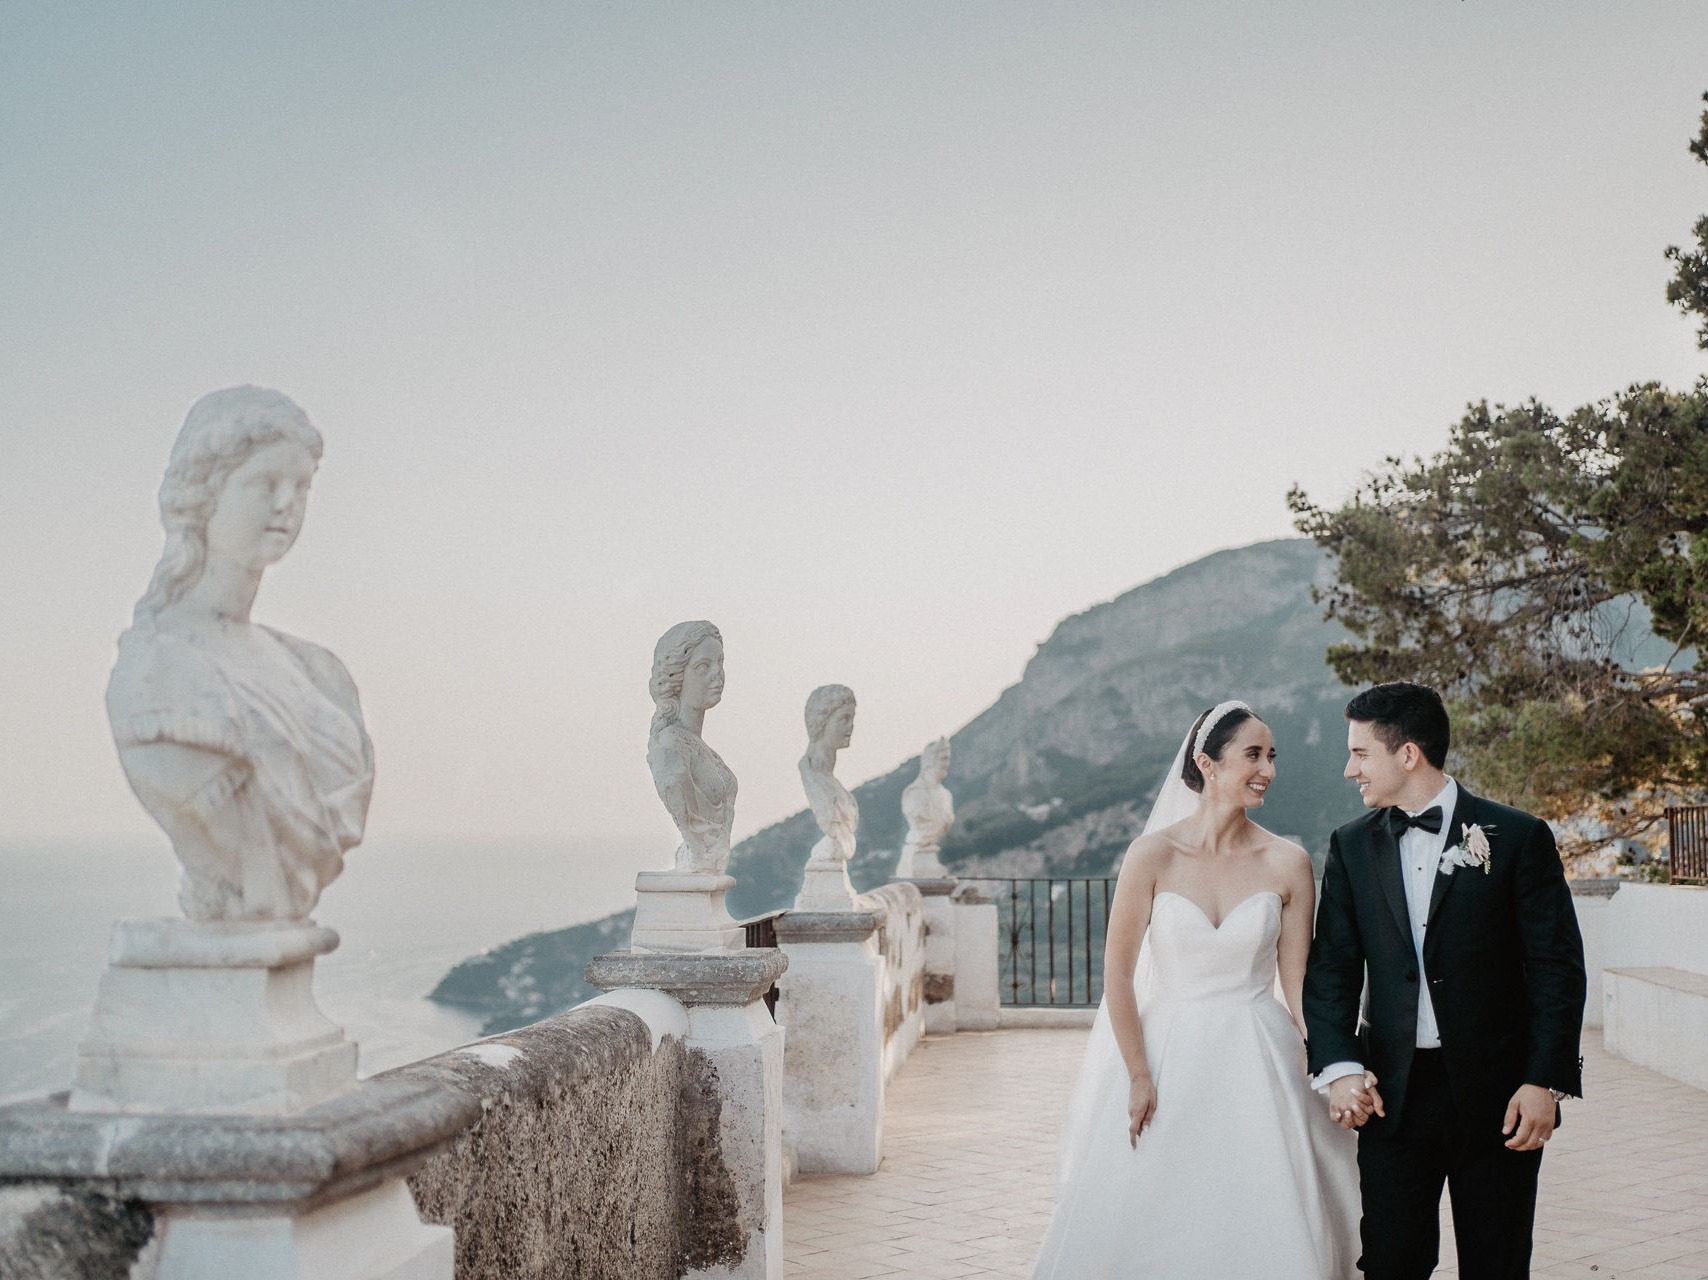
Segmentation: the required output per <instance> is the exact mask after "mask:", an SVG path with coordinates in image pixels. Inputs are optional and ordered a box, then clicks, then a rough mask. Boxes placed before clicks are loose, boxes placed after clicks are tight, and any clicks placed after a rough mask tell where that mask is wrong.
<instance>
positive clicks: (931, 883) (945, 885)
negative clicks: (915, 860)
mask: <svg viewBox="0 0 1708 1280" xmlns="http://www.w3.org/2000/svg"><path fill="white" fill-rule="evenodd" d="M896 883H897V884H910V885H912V886H913V887H914V888H915V889H918V890H919V891H920V892H921V893H922V894H924V895H925V896H926V897H927V898H936V897H943V896H946V895H948V894H951V893H953V892H955V886H957V885H958V884H960V883H961V882H960V881H959V880H957V879H955V877H954V876H931V877H922V876H897V877H896Z"/></svg>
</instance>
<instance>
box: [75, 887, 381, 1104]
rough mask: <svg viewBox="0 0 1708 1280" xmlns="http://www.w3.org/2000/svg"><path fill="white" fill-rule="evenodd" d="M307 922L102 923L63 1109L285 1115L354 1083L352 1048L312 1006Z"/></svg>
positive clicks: (318, 938) (313, 931) (313, 933)
mask: <svg viewBox="0 0 1708 1280" xmlns="http://www.w3.org/2000/svg"><path fill="white" fill-rule="evenodd" d="M337 946H338V935H337V934H336V933H334V932H333V931H332V930H331V929H325V928H322V927H320V926H319V925H316V924H315V923H314V922H313V921H310V920H292V921H278V922H261V923H253V924H249V923H239V924H197V923H194V922H192V921H189V920H182V919H157V920H120V921H119V922H118V923H116V924H115V925H114V926H113V934H112V941H111V945H110V947H109V949H108V955H107V969H106V972H105V973H103V974H102V976H101V985H100V990H99V992H98V994H97V995H96V998H95V1011H94V1015H93V1017H92V1018H91V1020H90V1024H89V1031H88V1033H87V1034H86V1035H85V1036H84V1038H83V1042H82V1043H81V1044H80V1045H78V1047H77V1066H76V1071H75V1075H74V1087H73V1089H72V1092H71V1099H70V1109H71V1110H73V1111H111V1112H124V1113H144V1114H147V1113H164V1112H177V1113H200V1114H221V1113H245V1114H264V1115H289V1114H292V1113H294V1112H298V1111H303V1110H305V1109H307V1108H309V1107H312V1106H315V1105H318V1104H319V1103H322V1102H325V1101H327V1100H328V1099H330V1098H334V1097H336V1096H338V1095H339V1094H341V1093H343V1092H345V1091H347V1090H349V1089H350V1088H352V1087H353V1086H354V1085H355V1083H356V1046H355V1045H354V1044H352V1043H351V1042H350V1041H348V1040H346V1039H345V1038H344V1033H343V1031H342V1030H340V1029H339V1028H338V1026H337V1025H335V1024H334V1023H332V1022H331V1021H329V1020H328V1019H327V1017H326V1016H325V1015H324V1014H323V1013H321V1011H320V1009H319V1007H318V1006H317V1005H316V1004H315V1002H314V958H315V957H316V956H321V955H325V954H327V953H328V952H330V951H332V950H333V949H335V948H336V947H337Z"/></svg>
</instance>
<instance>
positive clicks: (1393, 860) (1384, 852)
mask: <svg viewBox="0 0 1708 1280" xmlns="http://www.w3.org/2000/svg"><path fill="white" fill-rule="evenodd" d="M1370 858H1371V860H1372V862H1373V863H1374V864H1375V866H1374V870H1375V872H1376V883H1377V884H1378V885H1380V886H1381V887H1382V896H1383V897H1384V898H1386V899H1387V900H1388V909H1389V910H1390V911H1392V912H1393V914H1394V924H1395V925H1396V926H1397V927H1398V928H1399V931H1400V933H1401V934H1403V935H1404V936H1405V938H1406V940H1407V941H1408V942H1409V941H1410V940H1411V913H1410V912H1409V911H1407V910H1406V886H1405V881H1404V877H1403V875H1402V873H1401V871H1400V844H1399V841H1397V840H1395V839H1394V833H1393V832H1392V831H1390V830H1389V829H1388V824H1387V822H1386V821H1384V820H1383V819H1382V818H1377V819H1376V822H1375V825H1373V826H1372V827H1371V828H1370Z"/></svg>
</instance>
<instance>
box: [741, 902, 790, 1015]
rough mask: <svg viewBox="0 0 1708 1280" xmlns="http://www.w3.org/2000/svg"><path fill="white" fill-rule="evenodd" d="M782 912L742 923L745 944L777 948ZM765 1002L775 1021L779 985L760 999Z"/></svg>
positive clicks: (773, 986) (770, 989) (769, 989)
mask: <svg viewBox="0 0 1708 1280" xmlns="http://www.w3.org/2000/svg"><path fill="white" fill-rule="evenodd" d="M782 914H783V913H782V912H781V911H773V912H771V914H770V915H764V916H754V917H753V918H752V919H751V920H743V921H741V932H742V938H743V943H744V945H746V946H749V947H775V946H776V945H777V917H778V916H780V915H782ZM760 998H761V999H763V1000H764V1001H765V1009H766V1012H768V1013H769V1014H770V1015H771V1018H772V1020H773V1021H775V1020H776V1017H777V984H776V983H775V982H773V983H772V984H771V986H770V987H769V988H768V989H767V990H766V992H765V994H764V995H763V996H762V997H760Z"/></svg>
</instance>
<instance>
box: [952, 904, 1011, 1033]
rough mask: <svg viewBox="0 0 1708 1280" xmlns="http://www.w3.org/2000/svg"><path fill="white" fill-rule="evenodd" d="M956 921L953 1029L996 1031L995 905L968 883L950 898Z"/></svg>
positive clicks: (998, 983) (998, 993) (998, 1007)
mask: <svg viewBox="0 0 1708 1280" xmlns="http://www.w3.org/2000/svg"><path fill="white" fill-rule="evenodd" d="M950 901H951V902H952V903H954V911H953V915H954V920H955V973H954V980H955V1029H956V1030H957V1031H995V1030H996V1028H997V1024H998V1023H999V1022H1000V1020H1001V1018H1002V983H1001V973H1000V967H999V961H998V959H997V923H996V904H995V903H994V902H991V901H990V900H989V899H988V898H986V897H985V896H984V895H983V894H981V893H979V892H978V891H977V890H976V889H974V888H973V887H972V886H971V885H962V886H961V887H960V888H959V889H957V890H956V891H955V892H954V894H953V895H952V896H951V897H950Z"/></svg>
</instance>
